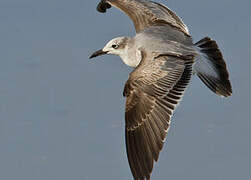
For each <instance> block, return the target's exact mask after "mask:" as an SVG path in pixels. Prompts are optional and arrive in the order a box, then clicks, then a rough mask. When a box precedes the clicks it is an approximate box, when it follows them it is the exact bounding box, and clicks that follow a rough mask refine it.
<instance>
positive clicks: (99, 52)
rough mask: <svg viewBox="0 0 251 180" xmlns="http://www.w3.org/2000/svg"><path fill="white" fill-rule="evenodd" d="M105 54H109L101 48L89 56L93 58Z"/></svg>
mask: <svg viewBox="0 0 251 180" xmlns="http://www.w3.org/2000/svg"><path fill="white" fill-rule="evenodd" d="M104 54H107V52H106V51H103V50H102V49H100V50H98V51H96V52H95V53H93V54H92V55H91V56H90V57H89V58H90V59H91V58H94V57H97V56H101V55H104Z"/></svg>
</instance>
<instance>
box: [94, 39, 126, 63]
mask: <svg viewBox="0 0 251 180" xmlns="http://www.w3.org/2000/svg"><path fill="white" fill-rule="evenodd" d="M128 40H129V38H128V37H118V38H114V39H112V40H110V41H109V42H108V43H107V44H106V45H105V47H104V48H103V49H101V50H98V51H96V52H94V53H93V54H92V55H91V57H90V58H94V57H97V56H100V55H104V54H115V55H118V56H123V54H124V53H125V51H126V48H127V43H128Z"/></svg>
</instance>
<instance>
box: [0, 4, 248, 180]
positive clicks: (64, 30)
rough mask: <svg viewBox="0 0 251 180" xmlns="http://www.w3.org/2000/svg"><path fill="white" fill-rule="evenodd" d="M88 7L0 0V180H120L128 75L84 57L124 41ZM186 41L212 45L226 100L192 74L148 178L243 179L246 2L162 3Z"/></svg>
mask: <svg viewBox="0 0 251 180" xmlns="http://www.w3.org/2000/svg"><path fill="white" fill-rule="evenodd" d="M97 2H98V0H71V1H69V0H41V1H35V0H0V49H1V50H0V179H1V180H15V179H18V180H69V179H73V180H95V179H109V180H118V179H119V180H128V179H131V178H132V176H131V173H130V170H129V166H128V163H127V157H126V152H125V143H124V103H125V100H124V98H123V97H122V90H123V87H124V83H125V81H126V80H127V77H128V73H129V72H130V71H131V70H132V69H130V68H128V67H126V66H125V65H124V64H122V62H121V60H120V59H119V57H115V56H103V57H100V58H97V59H93V60H89V59H88V57H89V55H90V54H91V53H92V52H93V51H95V50H97V49H100V48H102V47H103V46H104V45H105V43H106V42H107V41H108V40H110V39H112V38H114V37H116V36H124V35H130V36H133V35H134V29H133V26H132V23H131V21H130V20H129V18H127V16H125V15H124V14H122V13H121V12H120V11H118V10H117V9H115V8H113V9H110V11H108V13H107V14H100V13H98V12H96V4H97ZM158 2H162V3H165V4H166V5H167V6H168V7H169V8H171V9H173V10H174V11H176V12H177V13H178V15H179V16H181V17H182V19H183V20H184V22H185V23H186V24H187V25H188V27H189V29H190V32H191V34H192V35H193V38H194V41H198V40H200V39H201V38H203V37H204V36H210V37H212V38H213V39H216V40H217V42H218V44H219V46H220V48H221V50H222V52H223V54H224V56H225V59H226V61H227V66H228V70H229V72H230V79H231V82H232V85H233V96H232V97H230V98H228V99H223V98H219V97H217V96H216V95H214V94H213V93H211V92H210V91H209V90H208V89H207V88H206V87H205V86H204V85H203V84H202V83H201V82H200V80H199V79H198V78H197V77H193V79H192V82H191V84H190V86H189V88H188V89H187V92H186V94H185V97H184V99H183V101H182V103H181V105H180V106H179V107H178V109H177V111H176V112H175V115H174V117H173V121H172V127H171V130H170V131H169V134H168V138H167V142H166V145H165V147H164V149H163V151H162V153H161V155H160V159H159V162H158V164H156V166H155V168H154V172H153V179H154V180H155V179H156V180H157V179H159V180H160V179H170V180H181V179H188V180H190V179H193V180H196V179H203V180H211V179H214V180H226V179H227V180H236V179H243V180H244V179H250V177H251V175H250V170H251V141H250V138H251V118H250V112H251V108H250V103H251V96H250V91H251V80H250V79H251V72H250V68H251V59H250V57H251V43H250V42H251V35H250V32H251V15H250V7H251V1H248V0H241V1H236V0H221V1H218V0H210V1H209V0H189V1H187V0H169V1H168V2H166V1H165V0H162V1H158Z"/></svg>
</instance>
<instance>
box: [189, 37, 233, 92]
mask: <svg viewBox="0 0 251 180" xmlns="http://www.w3.org/2000/svg"><path fill="white" fill-rule="evenodd" d="M195 46H197V47H198V48H199V52H200V55H201V57H200V58H199V59H198V60H197V61H196V63H195V65H194V70H195V73H196V74H197V75H198V77H199V78H200V79H201V80H202V82H203V83H204V84H205V85H206V86H207V87H208V88H209V89H211V90H212V91H213V92H214V93H216V94H218V95H220V96H225V97H228V96H231V95H232V87H231V83H230V81H229V74H228V71H227V67H226V63H225V61H224V59H223V56H222V53H221V52H220V50H219V48H218V45H217V43H216V42H215V41H214V40H212V39H210V38H209V37H205V38H203V39H202V40H200V41H199V42H197V43H195Z"/></svg>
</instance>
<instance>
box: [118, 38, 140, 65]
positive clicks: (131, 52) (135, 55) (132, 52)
mask: <svg viewBox="0 0 251 180" xmlns="http://www.w3.org/2000/svg"><path fill="white" fill-rule="evenodd" d="M133 44H134V43H132V42H130V41H129V42H128V44H127V45H126V46H125V48H124V51H123V52H122V53H121V54H120V55H119V56H120V58H121V59H122V61H123V62H124V63H125V64H126V65H127V66H130V67H137V66H138V65H139V63H140V61H141V58H142V57H141V52H140V50H138V49H137V48H135V47H134V45H133Z"/></svg>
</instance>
